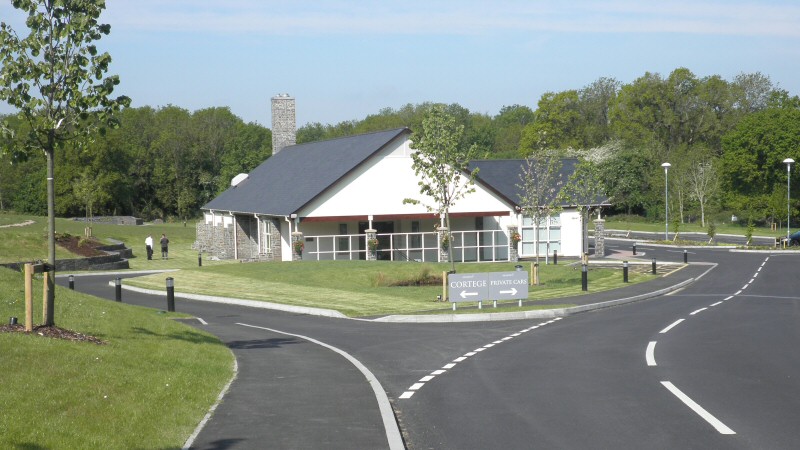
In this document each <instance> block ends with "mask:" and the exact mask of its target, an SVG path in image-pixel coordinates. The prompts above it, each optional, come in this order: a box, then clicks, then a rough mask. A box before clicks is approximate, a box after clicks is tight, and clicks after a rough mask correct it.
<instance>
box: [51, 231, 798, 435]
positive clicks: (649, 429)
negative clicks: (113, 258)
mask: <svg viewBox="0 0 800 450" xmlns="http://www.w3.org/2000/svg"><path fill="white" fill-rule="evenodd" d="M616 245H619V246H621V247H623V248H620V249H618V251H624V250H625V248H624V247H627V243H625V244H620V243H615V242H613V241H607V247H610V248H611V249H612V251H615V250H614V249H613V247H614V246H616ZM670 250H671V249H665V248H661V247H650V246H647V245H643V244H640V245H639V248H638V251H639V252H643V253H645V254H646V255H647V257H648V258H649V257H656V258H657V259H658V260H659V261H670V260H671V261H680V260H682V258H683V255H682V250H681V251H678V252H675V251H670ZM690 258H691V261H708V262H715V263H719V265H718V266H716V268H715V269H713V270H710V271H709V272H708V273H707V274H706V275H704V276H703V277H702V278H701V279H700V280H698V281H696V282H695V283H694V284H692V285H690V286H689V287H687V288H685V289H683V290H682V291H679V292H677V293H675V294H672V295H668V296H663V297H659V298H656V299H652V300H648V301H643V302H638V303H633V304H629V305H625V306H621V307H616V308H610V309H605V310H599V311H595V312H589V313H583V314H578V315H573V316H568V317H565V318H563V319H560V320H526V321H509V322H487V323H465V324H391V323H388V324H387V323H373V322H367V321H358V320H342V319H328V318H320V317H312V316H304V315H295V314H288V313H280V312H273V311H266V310H259V309H252V308H243V307H236V306H227V305H215V304H208V303H199V302H190V301H177V308H178V310H179V311H184V312H188V313H191V314H194V315H196V316H197V317H200V318H202V319H203V321H204V322H206V324H205V325H204V324H201V323H200V322H196V323H195V324H194V325H195V326H198V327H202V328H204V329H206V330H208V331H210V332H212V333H214V334H216V335H218V336H220V337H221V339H222V340H223V341H224V342H225V343H226V344H227V345H229V346H230V347H231V348H232V350H233V351H234V353H235V355H236V357H237V360H238V364H239V371H240V372H239V375H238V378H237V379H236V381H234V383H233V385H232V387H231V391H230V393H229V394H228V395H227V396H226V397H225V399H224V400H223V402H222V403H221V404H220V405H219V407H218V408H217V410H216V412H215V413H214V415H213V416H212V417H211V419H210V420H209V421H208V424H207V425H206V426H205V427H204V428H203V429H202V431H201V432H200V433H199V435H198V436H197V439H196V440H195V441H194V447H193V448H203V449H212V448H365V449H371V448H387V447H388V443H387V437H386V432H385V429H384V426H383V423H382V420H383V417H382V416H381V413H380V407H379V404H378V401H377V400H376V397H375V395H374V394H373V392H372V384H373V383H370V382H369V380H368V379H367V378H365V376H364V375H363V373H362V372H359V370H358V369H357V368H356V367H355V366H354V365H353V364H352V362H351V361H348V360H347V359H346V358H343V357H342V355H341V354H340V353H336V352H334V351H332V350H331V349H330V348H327V347H323V346H321V345H319V343H325V344H328V345H330V346H333V347H335V348H336V349H338V350H339V351H341V352H346V353H347V354H348V355H352V357H353V358H355V359H356V360H358V361H359V362H360V363H362V364H363V365H364V366H365V367H366V368H367V369H368V370H369V371H370V373H372V374H374V376H375V377H376V379H377V380H378V381H379V383H380V385H381V388H382V389H383V390H384V391H385V392H386V394H387V395H388V398H389V399H390V400H391V401H392V404H393V407H394V410H395V413H396V418H397V422H398V423H399V425H400V429H401V430H402V432H403V436H404V439H405V443H404V444H405V445H406V446H407V447H408V448H412V449H428V448H436V449H472V448H475V449H479V448H480V449H482V448H725V449H729V448H793V447H795V446H796V441H797V439H798V437H800V432H799V431H798V430H797V426H796V424H797V423H800V383H798V376H800V375H798V374H800V358H799V357H798V356H797V355H796V350H795V349H796V348H797V346H798V345H799V344H800V332H799V331H798V329H797V328H798V327H797V325H798V321H799V320H800V308H798V304H800V294H798V292H800V282H798V280H797V277H796V276H795V275H794V273H795V272H796V266H797V264H798V262H800V255H797V254H791V255H780V256H778V255H770V254H769V253H738V252H729V251H727V250H705V249H693V250H692V252H691V256H690ZM709 267H711V266H709ZM111 278H113V277H109V276H106V277H105V278H103V277H86V278H79V279H78V281H76V286H77V288H78V289H79V290H83V291H87V292H90V293H94V294H95V295H99V296H101V297H105V298H113V295H114V290H113V287H109V286H107V284H106V283H107V282H108V280H109V279H111ZM58 282H59V283H64V282H65V280H63V279H59V280H58ZM123 301H125V302H126V303H135V304H142V305H145V306H150V307H156V308H159V309H163V308H164V307H165V299H164V297H163V296H160V297H159V296H155V297H154V296H146V295H142V294H134V293H131V292H128V291H125V292H123ZM245 325H248V326H245ZM255 327H259V328H255ZM284 333H290V335H288V334H284ZM312 340H313V342H312Z"/></svg>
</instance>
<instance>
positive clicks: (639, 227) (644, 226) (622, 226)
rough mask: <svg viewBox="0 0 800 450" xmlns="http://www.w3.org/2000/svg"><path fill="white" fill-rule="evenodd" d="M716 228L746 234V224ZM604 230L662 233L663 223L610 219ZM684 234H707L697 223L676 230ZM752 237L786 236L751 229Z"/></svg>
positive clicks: (726, 231) (725, 232)
mask: <svg viewBox="0 0 800 450" xmlns="http://www.w3.org/2000/svg"><path fill="white" fill-rule="evenodd" d="M715 227H716V234H734V235H738V236H744V235H745V234H747V224H746V223H744V224H742V223H739V224H730V223H725V224H719V223H718V224H715ZM605 228H606V229H608V230H630V231H652V232H664V222H660V223H659V222H644V221H642V222H639V221H628V220H617V219H615V218H614V217H610V218H608V219H606V223H605ZM686 232H693V233H694V232H696V233H707V232H708V228H707V227H706V228H704V227H702V226H700V224H699V223H685V224H681V226H680V228H679V229H678V233H686ZM669 233H670V235H672V233H673V228H672V224H670V226H669ZM753 236H774V237H781V236H784V237H785V236H786V229H785V228H784V229H781V230H777V231H772V230H771V229H769V227H755V228H754V229H753Z"/></svg>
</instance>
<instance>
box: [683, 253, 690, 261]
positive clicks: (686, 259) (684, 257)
mask: <svg viewBox="0 0 800 450" xmlns="http://www.w3.org/2000/svg"><path fill="white" fill-rule="evenodd" d="M688 262H689V252H687V251H686V250H684V251H683V263H684V264H687V263H688Z"/></svg>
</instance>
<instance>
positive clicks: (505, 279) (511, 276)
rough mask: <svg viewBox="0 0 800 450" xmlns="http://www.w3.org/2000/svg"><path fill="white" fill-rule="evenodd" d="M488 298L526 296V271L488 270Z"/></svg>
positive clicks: (507, 298)
mask: <svg viewBox="0 0 800 450" xmlns="http://www.w3.org/2000/svg"><path fill="white" fill-rule="evenodd" d="M488 275H489V299H491V300H511V299H520V298H528V272H527V271H522V270H521V271H518V272H489V274H488Z"/></svg>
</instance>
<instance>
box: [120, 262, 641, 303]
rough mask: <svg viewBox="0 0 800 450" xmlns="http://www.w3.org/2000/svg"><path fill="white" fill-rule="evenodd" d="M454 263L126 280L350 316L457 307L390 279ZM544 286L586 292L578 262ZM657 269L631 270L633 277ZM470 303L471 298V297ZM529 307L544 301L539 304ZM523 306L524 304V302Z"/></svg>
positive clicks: (594, 282) (596, 278) (220, 271)
mask: <svg viewBox="0 0 800 450" xmlns="http://www.w3.org/2000/svg"><path fill="white" fill-rule="evenodd" d="M524 265H525V267H526V268H528V267H529V264H527V263H525V264H524ZM514 266H515V263H486V264H474V263H471V264H457V265H456V269H457V271H458V272H459V273H470V272H500V271H512V270H514ZM447 270H450V265H449V264H432V263H431V264H424V263H423V264H420V263H409V262H388V261H303V262H295V263H286V262H283V263H281V262H278V263H274V262H273V263H249V264H232V265H221V266H217V267H202V268H192V269H187V270H181V271H179V272H172V273H169V274H168V275H165V274H156V275H149V276H146V277H137V278H133V279H126V280H125V281H124V283H125V284H129V285H132V286H137V287H142V288H147V289H156V290H159V289H165V287H164V286H165V282H164V280H165V278H166V277H167V276H170V277H172V278H174V280H175V292H180V293H193V294H204V295H216V296H222V297H233V298H242V299H250V300H260V301H267V302H275V303H283V304H288V305H296V306H306V307H315V308H325V309H333V310H337V311H340V312H342V313H343V314H345V315H347V316H350V317H371V316H383V315H389V314H415V313H420V312H435V311H439V310H448V309H450V308H452V306H451V304H450V303H445V302H435V301H434V300H435V299H436V296H437V295H441V294H442V287H441V285H440V284H437V285H434V286H391V285H392V284H396V283H397V282H398V281H401V280H416V279H420V278H425V277H426V274H431V273H432V274H441V273H442V272H443V271H447ZM539 273H540V279H541V285H540V286H531V287H530V288H529V299H531V300H548V299H552V298H557V297H569V296H574V295H581V294H582V292H581V273H580V270H579V269H578V268H576V267H574V266H568V265H565V264H561V265H546V266H540V272H539ZM589 279H590V292H598V291H603V290H608V289H615V288H619V287H623V286H624V283H623V282H622V275H621V267H620V269H610V268H592V270H591V273H590V275H589ZM649 279H651V275H648V274H644V273H631V274H630V281H631V282H632V283H636V282H641V281H646V280H649ZM464 305H465V306H466V305H469V303H464ZM473 305H474V304H473ZM529 308H530V309H537V308H539V309H540V308H541V307H540V306H539V307H537V305H535V304H534V305H532V306H529ZM518 310H521V309H518Z"/></svg>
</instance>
